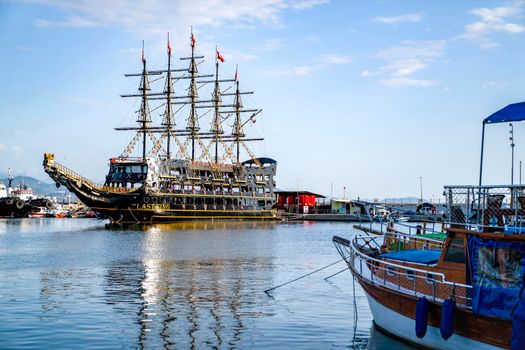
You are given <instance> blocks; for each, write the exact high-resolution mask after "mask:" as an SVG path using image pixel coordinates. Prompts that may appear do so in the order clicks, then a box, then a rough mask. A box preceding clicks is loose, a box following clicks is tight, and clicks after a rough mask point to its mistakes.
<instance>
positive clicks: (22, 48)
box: [16, 45, 31, 52]
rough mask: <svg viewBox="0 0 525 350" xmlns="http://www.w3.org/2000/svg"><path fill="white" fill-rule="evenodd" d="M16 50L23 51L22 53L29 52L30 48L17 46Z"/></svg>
mask: <svg viewBox="0 0 525 350" xmlns="http://www.w3.org/2000/svg"><path fill="white" fill-rule="evenodd" d="M16 49H17V50H18V51H23V52H29V51H31V48H30V47H29V46H25V45H17V46H16Z"/></svg>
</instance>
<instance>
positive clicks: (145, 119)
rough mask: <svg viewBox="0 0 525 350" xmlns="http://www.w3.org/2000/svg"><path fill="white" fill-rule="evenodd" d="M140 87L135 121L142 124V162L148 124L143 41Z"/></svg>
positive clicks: (144, 156) (146, 81)
mask: <svg viewBox="0 0 525 350" xmlns="http://www.w3.org/2000/svg"><path fill="white" fill-rule="evenodd" d="M141 85H142V86H141V87H140V88H139V90H140V91H141V94H142V103H141V106H140V117H141V118H140V119H139V120H137V121H138V122H139V123H141V124H142V127H141V129H142V160H145V159H146V131H147V125H148V123H149V121H150V120H149V115H148V90H149V86H148V72H147V70H146V58H145V57H144V41H142V84H141Z"/></svg>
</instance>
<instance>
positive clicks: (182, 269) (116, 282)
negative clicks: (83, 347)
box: [104, 258, 272, 349]
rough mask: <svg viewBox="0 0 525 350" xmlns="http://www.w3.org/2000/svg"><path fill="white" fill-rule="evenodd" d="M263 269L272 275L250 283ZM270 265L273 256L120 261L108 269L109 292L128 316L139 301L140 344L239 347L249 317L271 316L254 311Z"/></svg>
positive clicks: (117, 307)
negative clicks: (131, 306)
mask: <svg viewBox="0 0 525 350" xmlns="http://www.w3.org/2000/svg"><path fill="white" fill-rule="evenodd" d="M261 269H262V270H264V272H265V273H264V274H263V276H267V277H265V278H262V279H257V280H256V281H255V282H250V281H249V279H248V278H247V277H249V276H250V275H253V274H258V275H260V271H259V270H261ZM271 269H272V262H271V259H269V258H262V259H261V258H253V259H243V258H238V259H210V260H182V261H175V260H171V261H163V260H144V261H120V262H117V263H114V264H111V265H109V266H108V267H107V273H106V281H105V282H106V283H105V285H104V291H105V295H106V300H107V303H109V304H111V305H112V306H113V307H114V309H115V311H117V312H119V313H122V314H123V316H124V317H126V316H129V313H130V312H132V308H130V304H134V305H136V307H135V311H134V312H135V315H136V324H137V325H139V328H138V333H139V335H138V342H137V343H138V344H140V347H141V348H145V347H159V346H162V347H164V348H167V349H168V348H176V347H177V346H182V347H184V348H186V347H189V348H192V349H195V348H222V347H223V346H224V344H225V343H227V344H228V347H238V346H239V345H240V343H241V341H242V334H243V330H245V324H244V323H245V320H246V319H250V318H257V317H265V316H268V315H269V314H267V313H264V312H262V313H259V312H251V311H250V309H251V308H253V307H254V306H255V304H256V303H257V302H256V301H255V300H254V298H253V295H254V293H258V294H260V287H259V285H262V284H265V285H266V284H268V283H270V282H271V278H270V276H271V275H270V274H269V273H267V272H268V271H271ZM261 298H263V297H262V296H261Z"/></svg>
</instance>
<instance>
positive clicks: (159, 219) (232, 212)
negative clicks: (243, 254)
mask: <svg viewBox="0 0 525 350" xmlns="http://www.w3.org/2000/svg"><path fill="white" fill-rule="evenodd" d="M44 169H45V171H46V172H47V173H48V174H49V176H50V177H51V178H52V179H53V180H54V181H55V183H56V184H57V185H63V186H65V187H66V188H67V189H68V190H69V191H71V192H73V193H74V194H75V195H76V196H77V197H78V198H79V200H80V201H82V203H84V204H85V205H86V206H87V207H89V208H91V209H92V210H93V211H94V212H95V213H96V214H97V216H98V217H100V218H108V219H109V220H110V221H111V222H112V223H122V224H124V223H163V222H164V223H165V222H176V221H193V220H277V219H278V217H277V215H276V211H275V210H272V209H271V207H272V206H273V205H274V203H275V200H274V198H273V193H271V195H269V194H267V195H266V196H264V194H263V195H260V196H257V195H246V194H244V195H235V194H233V193H232V194H230V195H226V194H224V193H217V192H216V191H204V190H200V191H195V190H189V191H185V190H179V191H176V190H173V191H170V192H158V191H148V190H147V189H145V188H146V187H147V186H144V187H140V188H129V187H111V186H101V185H98V184H96V183H94V182H92V181H90V180H88V179H86V178H84V177H82V176H80V175H78V174H76V173H74V172H72V171H71V170H69V169H67V168H66V167H64V166H62V165H60V164H58V163H56V162H54V159H53V157H52V155H49V154H47V155H46V156H45V160H44ZM184 182H185V181H182V183H184ZM186 183H188V182H186ZM187 186H188V185H187ZM199 186H200V182H199ZM210 187H212V188H213V186H212V185H211V184H210ZM221 187H222V188H224V187H225V186H224V184H223V185H222V186H221ZM272 187H273V186H272ZM202 188H204V187H202V186H201V189H202ZM215 188H216V187H215ZM259 188H262V187H259Z"/></svg>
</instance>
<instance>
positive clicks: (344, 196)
mask: <svg viewBox="0 0 525 350" xmlns="http://www.w3.org/2000/svg"><path fill="white" fill-rule="evenodd" d="M343 199H346V187H343Z"/></svg>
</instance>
